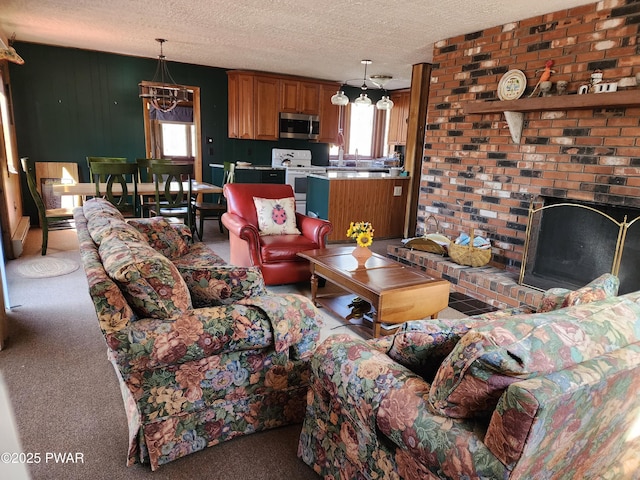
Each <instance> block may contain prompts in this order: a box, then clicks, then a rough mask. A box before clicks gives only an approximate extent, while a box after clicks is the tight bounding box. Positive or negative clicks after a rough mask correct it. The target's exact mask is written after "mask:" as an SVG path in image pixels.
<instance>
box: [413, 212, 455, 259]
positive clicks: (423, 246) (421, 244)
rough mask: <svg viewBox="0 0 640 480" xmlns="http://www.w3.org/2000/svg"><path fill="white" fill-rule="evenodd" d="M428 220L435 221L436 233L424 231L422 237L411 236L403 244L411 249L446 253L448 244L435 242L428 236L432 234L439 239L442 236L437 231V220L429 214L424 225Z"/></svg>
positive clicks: (440, 253)
mask: <svg viewBox="0 0 640 480" xmlns="http://www.w3.org/2000/svg"><path fill="white" fill-rule="evenodd" d="M429 220H433V221H434V222H435V223H436V233H435V234H426V233H425V234H424V236H423V237H419V238H413V239H411V240H409V241H408V242H407V243H406V244H405V247H408V248H410V249H412V250H420V251H421V252H429V253H435V254H437V255H443V256H444V255H446V254H447V248H448V245H447V246H445V245H442V244H441V243H438V242H436V241H435V240H433V239H432V238H429V237H430V236H432V235H433V237H435V238H440V239H442V238H444V236H443V235H440V234H439V233H438V220H437V219H436V217H434V216H433V215H429V216H428V217H427V219H426V220H425V225H426V224H427V222H428V221H429ZM447 240H448V239H447ZM449 245H450V242H449Z"/></svg>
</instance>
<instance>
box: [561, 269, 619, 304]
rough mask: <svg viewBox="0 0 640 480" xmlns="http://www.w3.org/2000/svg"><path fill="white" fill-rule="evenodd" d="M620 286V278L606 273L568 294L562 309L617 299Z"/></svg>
mask: <svg viewBox="0 0 640 480" xmlns="http://www.w3.org/2000/svg"><path fill="white" fill-rule="evenodd" d="M619 286H620V280H619V279H618V277H616V276H615V275H611V274H610V273H605V274H603V275H600V276H599V277H598V278H596V279H595V280H593V281H591V282H589V283H588V284H587V285H585V286H584V287H582V288H579V289H578V290H575V291H573V292H571V293H569V294H567V296H566V297H565V299H564V302H562V308H565V307H572V306H573V305H581V304H584V303H589V302H594V301H596V300H602V299H605V298H609V297H615V296H616V295H617V294H618V287H619Z"/></svg>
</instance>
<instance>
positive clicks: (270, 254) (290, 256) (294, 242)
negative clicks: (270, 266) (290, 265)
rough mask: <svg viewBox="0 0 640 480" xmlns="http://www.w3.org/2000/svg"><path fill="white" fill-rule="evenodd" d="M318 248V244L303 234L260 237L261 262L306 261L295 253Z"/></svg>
mask: <svg viewBox="0 0 640 480" xmlns="http://www.w3.org/2000/svg"><path fill="white" fill-rule="evenodd" d="M314 248H318V244H317V243H316V242H314V241H313V240H310V239H309V238H307V237H305V236H304V235H268V236H264V237H260V255H261V256H262V263H280V262H291V261H294V262H306V260H304V259H303V258H302V257H298V256H297V255H296V254H297V253H298V252H302V251H304V250H313V249H314Z"/></svg>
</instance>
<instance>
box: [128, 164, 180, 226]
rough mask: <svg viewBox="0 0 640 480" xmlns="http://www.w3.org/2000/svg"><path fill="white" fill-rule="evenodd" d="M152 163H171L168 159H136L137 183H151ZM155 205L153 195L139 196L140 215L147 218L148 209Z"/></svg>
mask: <svg viewBox="0 0 640 480" xmlns="http://www.w3.org/2000/svg"><path fill="white" fill-rule="evenodd" d="M152 163H173V162H172V161H171V159H169V158H136V165H138V181H139V182H140V183H153V175H151V164H152ZM154 204H155V196H154V195H140V215H141V216H142V217H148V216H149V209H150V208H151V207H152V206H153V205H154Z"/></svg>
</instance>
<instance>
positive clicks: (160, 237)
mask: <svg viewBox="0 0 640 480" xmlns="http://www.w3.org/2000/svg"><path fill="white" fill-rule="evenodd" d="M129 225H132V226H133V227H135V228H136V229H137V230H139V231H140V232H141V233H142V234H143V235H144V236H145V238H146V239H147V242H149V245H151V246H152V247H153V248H155V249H156V250H157V251H158V252H160V253H161V254H163V255H164V256H165V257H167V258H169V259H172V260H173V259H175V258H179V257H181V256H183V255H185V254H186V253H188V252H189V245H188V244H187V242H186V241H185V240H184V238H183V237H182V236H181V235H180V233H178V231H177V230H176V229H175V228H174V227H173V226H172V225H171V224H170V223H169V222H168V221H167V219H166V218H164V217H152V218H137V219H135V220H129Z"/></svg>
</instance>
